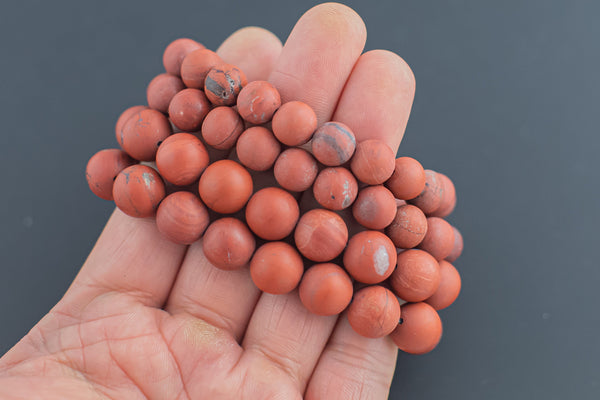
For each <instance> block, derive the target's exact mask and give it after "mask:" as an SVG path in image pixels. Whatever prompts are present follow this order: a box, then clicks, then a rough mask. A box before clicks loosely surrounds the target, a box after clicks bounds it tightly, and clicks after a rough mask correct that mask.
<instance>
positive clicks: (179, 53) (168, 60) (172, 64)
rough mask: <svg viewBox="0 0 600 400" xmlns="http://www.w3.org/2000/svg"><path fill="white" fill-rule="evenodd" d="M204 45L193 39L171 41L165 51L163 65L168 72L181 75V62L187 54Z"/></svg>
mask: <svg viewBox="0 0 600 400" xmlns="http://www.w3.org/2000/svg"><path fill="white" fill-rule="evenodd" d="M203 48H204V46H203V45H201V44H200V43H198V42H196V41H195V40H192V39H187V38H181V39H176V40H174V41H172V42H171V43H169V45H168V46H167V48H166V49H165V52H164V53H163V65H164V66H165V71H167V73H168V74H171V75H176V76H181V63H182V62H183V59H184V58H185V56H187V55H188V54H189V53H191V52H192V51H194V50H198V49H203Z"/></svg>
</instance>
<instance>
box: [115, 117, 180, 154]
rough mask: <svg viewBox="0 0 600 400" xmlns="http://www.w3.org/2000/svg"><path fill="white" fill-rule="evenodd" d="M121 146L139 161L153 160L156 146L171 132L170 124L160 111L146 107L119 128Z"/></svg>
mask: <svg viewBox="0 0 600 400" xmlns="http://www.w3.org/2000/svg"><path fill="white" fill-rule="evenodd" d="M121 133H122V136H121V142H122V144H121V147H122V148H123V150H125V151H126V152H127V154H129V155H130V156H131V157H133V158H135V159H136V160H140V161H154V158H155V157H156V151H157V150H158V146H160V144H161V143H162V142H163V140H165V139H166V138H167V137H169V135H170V134H171V124H170V123H169V120H168V119H167V117H165V115H164V114H163V113H161V112H160V111H156V110H152V109H146V110H141V111H139V112H137V113H135V114H134V115H133V116H131V118H129V120H128V121H127V122H126V123H125V126H124V127H123V129H122V130H121Z"/></svg>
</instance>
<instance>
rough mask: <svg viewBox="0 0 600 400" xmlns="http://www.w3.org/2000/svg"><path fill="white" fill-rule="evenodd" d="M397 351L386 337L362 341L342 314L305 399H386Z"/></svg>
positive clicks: (363, 339)
mask: <svg viewBox="0 0 600 400" xmlns="http://www.w3.org/2000/svg"><path fill="white" fill-rule="evenodd" d="M397 355H398V349H397V347H396V346H395V345H394V343H393V342H392V340H391V339H390V338H389V337H387V336H386V337H383V338H379V339H368V338H364V337H362V336H360V335H358V334H357V333H355V332H354V330H352V327H351V326H350V324H349V323H348V318H347V317H346V316H345V315H343V316H342V317H341V318H340V320H339V321H338V324H337V326H336V328H335V330H334V333H333V335H332V336H331V339H330V341H329V343H328V344H327V347H326V348H325V351H324V352H323V354H322V355H321V359H320V360H319V363H318V364H317V367H316V368H315V371H314V373H313V375H312V378H311V380H310V383H309V384H308V388H307V389H306V393H305V396H304V398H305V399H306V400H312V399H329V400H338V399H339V400H345V399H357V400H359V399H382V400H383V399H387V398H388V394H389V391H390V385H391V383H392V378H393V377H394V368H395V366H396V357H397Z"/></svg>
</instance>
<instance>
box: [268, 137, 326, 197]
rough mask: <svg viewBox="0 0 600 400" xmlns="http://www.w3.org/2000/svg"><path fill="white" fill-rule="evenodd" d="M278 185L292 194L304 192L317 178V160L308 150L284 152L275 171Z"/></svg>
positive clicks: (276, 163) (288, 150)
mask: <svg viewBox="0 0 600 400" xmlns="http://www.w3.org/2000/svg"><path fill="white" fill-rule="evenodd" d="M273 172H274V174H275V179H276V180H277V183H279V184H280V185H281V187H282V188H284V189H287V190H291V191H292V192H303V191H305V190H307V189H308V188H310V187H311V186H312V184H313V182H314V181H315V178H316V177H317V173H318V172H319V167H318V165H317V160H315V159H314V157H313V156H312V155H311V154H310V153H309V152H308V151H306V150H303V149H299V148H291V149H287V150H284V151H283V152H282V153H281V154H280V155H279V157H278V158H277V161H275V166H274V170H273Z"/></svg>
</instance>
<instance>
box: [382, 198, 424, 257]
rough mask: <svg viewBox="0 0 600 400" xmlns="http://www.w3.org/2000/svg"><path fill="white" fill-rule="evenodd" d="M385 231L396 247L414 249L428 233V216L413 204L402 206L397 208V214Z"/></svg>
mask: <svg viewBox="0 0 600 400" xmlns="http://www.w3.org/2000/svg"><path fill="white" fill-rule="evenodd" d="M385 232H386V234H387V235H388V236H389V238H390V239H392V242H394V245H395V246H396V247H398V248H401V249H412V248H413V247H417V246H418V245H419V243H421V242H422V241H423V238H424V237H425V234H426V233H427V217H426V216H425V214H423V211H421V209H419V208H418V207H416V206H413V205H411V204H406V205H403V206H400V207H398V208H397V209H396V216H395V217H394V220H393V221H392V223H391V224H390V225H389V226H388V227H387V228H386V230H385Z"/></svg>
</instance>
